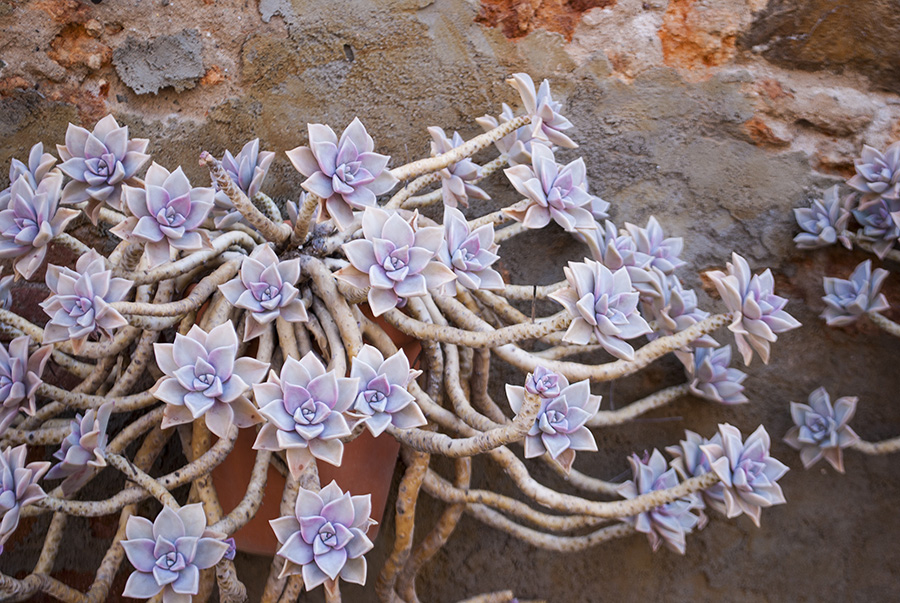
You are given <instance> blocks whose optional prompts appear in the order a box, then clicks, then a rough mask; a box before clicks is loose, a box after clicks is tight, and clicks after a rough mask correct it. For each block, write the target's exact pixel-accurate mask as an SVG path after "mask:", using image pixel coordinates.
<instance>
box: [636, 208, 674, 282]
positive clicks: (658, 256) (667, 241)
mask: <svg viewBox="0 0 900 603" xmlns="http://www.w3.org/2000/svg"><path fill="white" fill-rule="evenodd" d="M625 230H626V231H628V234H629V235H631V239H632V240H633V241H634V245H635V259H634V262H635V264H637V265H639V266H651V267H653V268H657V269H659V270H660V271H662V273H663V274H665V275H666V276H669V275H671V274H673V273H674V272H675V270H676V269H677V268H679V267H681V266H684V264H685V262H684V261H683V260H682V259H681V258H679V257H678V256H679V255H680V254H681V251H682V249H684V239H682V238H681V237H666V235H665V234H664V233H663V230H662V227H661V226H660V225H659V222H657V221H656V218H655V217H653V216H650V219H649V220H648V221H647V228H641V227H640V226H635V225H634V224H629V223H628V222H626V223H625Z"/></svg>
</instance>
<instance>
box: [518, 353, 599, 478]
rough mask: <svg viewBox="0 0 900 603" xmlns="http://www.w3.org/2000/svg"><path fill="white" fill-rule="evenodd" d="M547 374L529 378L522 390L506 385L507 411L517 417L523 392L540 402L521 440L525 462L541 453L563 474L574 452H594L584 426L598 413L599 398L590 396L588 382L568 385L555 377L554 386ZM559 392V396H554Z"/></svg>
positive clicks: (523, 395) (519, 387)
mask: <svg viewBox="0 0 900 603" xmlns="http://www.w3.org/2000/svg"><path fill="white" fill-rule="evenodd" d="M547 373H548V371H546V370H543V371H542V372H541V373H540V374H539V375H538V376H537V377H534V376H532V375H529V376H528V378H527V380H526V384H527V385H526V387H527V388H528V389H526V388H525V387H521V386H517V385H510V384H507V385H506V398H507V399H508V400H509V407H510V408H511V409H512V411H513V412H514V413H515V414H516V415H518V414H519V413H520V412H521V411H522V405H523V404H524V403H525V392H526V391H530V392H532V393H537V394H538V395H539V396H540V398H541V407H540V409H539V410H538V414H537V417H536V418H535V420H534V425H532V426H531V428H530V429H529V430H528V433H527V435H526V436H525V458H528V459H530V458H534V457H537V456H541V455H542V454H544V453H545V452H548V453H550V456H551V457H552V458H553V459H554V460H556V461H557V462H558V463H559V464H560V465H561V466H562V467H563V468H564V469H565V470H566V471H568V470H569V469H571V467H572V463H573V462H574V460H575V451H576V450H590V451H595V450H597V442H596V441H595V440H594V436H593V434H592V433H591V431H590V430H589V429H588V428H587V427H585V423H586V422H587V421H588V419H590V418H591V417H593V416H594V415H595V414H597V411H598V410H600V396H595V395H593V394H591V385H590V382H589V381H579V382H577V383H573V384H571V385H569V384H567V383H566V381H565V379H564V378H563V379H562V380H561V381H560V377H559V376H557V380H556V381H555V382H554V381H553V380H552V378H551V376H550V375H548V374H547ZM556 389H559V393H558V394H557V393H556Z"/></svg>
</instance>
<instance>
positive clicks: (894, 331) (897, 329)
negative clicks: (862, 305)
mask: <svg viewBox="0 0 900 603" xmlns="http://www.w3.org/2000/svg"><path fill="white" fill-rule="evenodd" d="M866 316H868V317H869V320H871V321H872V322H873V323H875V325H876V326H877V327H878V328H879V329H881V330H882V331H884V332H885V333H887V334H889V335H893V336H894V337H900V324H897V323H895V322H894V321H893V320H891V319H890V318H885V317H884V316H882V315H881V314H878V313H877V312H869V313H868V314H866Z"/></svg>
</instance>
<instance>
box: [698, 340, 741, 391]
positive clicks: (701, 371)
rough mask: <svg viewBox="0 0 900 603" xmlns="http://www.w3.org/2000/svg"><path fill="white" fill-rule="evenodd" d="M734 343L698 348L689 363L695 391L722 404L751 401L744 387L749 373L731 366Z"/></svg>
mask: <svg viewBox="0 0 900 603" xmlns="http://www.w3.org/2000/svg"><path fill="white" fill-rule="evenodd" d="M729 364H731V346H730V345H726V346H722V347H721V348H698V349H696V350H694V354H693V357H692V362H691V363H690V365H689V366H688V371H687V372H688V378H689V379H690V388H691V393H693V394H695V395H697V396H700V397H701V398H706V399H707V400H712V401H713V402H719V403H721V404H743V403H744V402H747V397H746V396H745V395H744V393H743V392H744V386H743V385H741V384H742V383H743V382H744V379H746V378H747V375H746V373H744V372H743V371H740V370H738V369H736V368H730V367H729V366H728V365H729Z"/></svg>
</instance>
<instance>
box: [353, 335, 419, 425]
mask: <svg viewBox="0 0 900 603" xmlns="http://www.w3.org/2000/svg"><path fill="white" fill-rule="evenodd" d="M419 374H421V372H420V371H414V370H410V368H409V359H407V357H406V354H404V353H403V350H400V351H398V352H397V353H395V354H394V355H393V356H390V357H389V358H387V359H386V360H385V358H384V355H383V354H382V353H381V352H379V351H378V349H377V348H375V347H372V346H370V345H368V344H367V345H364V346H363V348H362V349H361V350H360V351H359V354H357V355H356V356H355V357H354V358H353V364H352V366H351V368H350V377H351V378H355V379H358V380H359V386H358V389H357V394H356V399H355V400H354V401H353V408H352V411H353V414H355V415H357V416H359V417H361V418H362V419H363V420H364V421H365V425H366V427H367V428H368V429H369V431H370V432H371V433H372V435H373V436H375V437H378V436H379V435H381V433H382V432H383V431H384V430H385V429H387V426H388V425H394V426H395V427H399V428H401V429H411V428H413V427H420V426H422V425H425V424H426V423H427V422H428V421H427V419H426V418H425V415H424V414H422V410H421V409H420V408H419V405H418V404H416V403H415V398H413V395H412V394H410V393H409V391H407V389H406V386H407V385H409V382H410V381H412V380H413V379H415V378H416V377H417V376H418V375H419Z"/></svg>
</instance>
